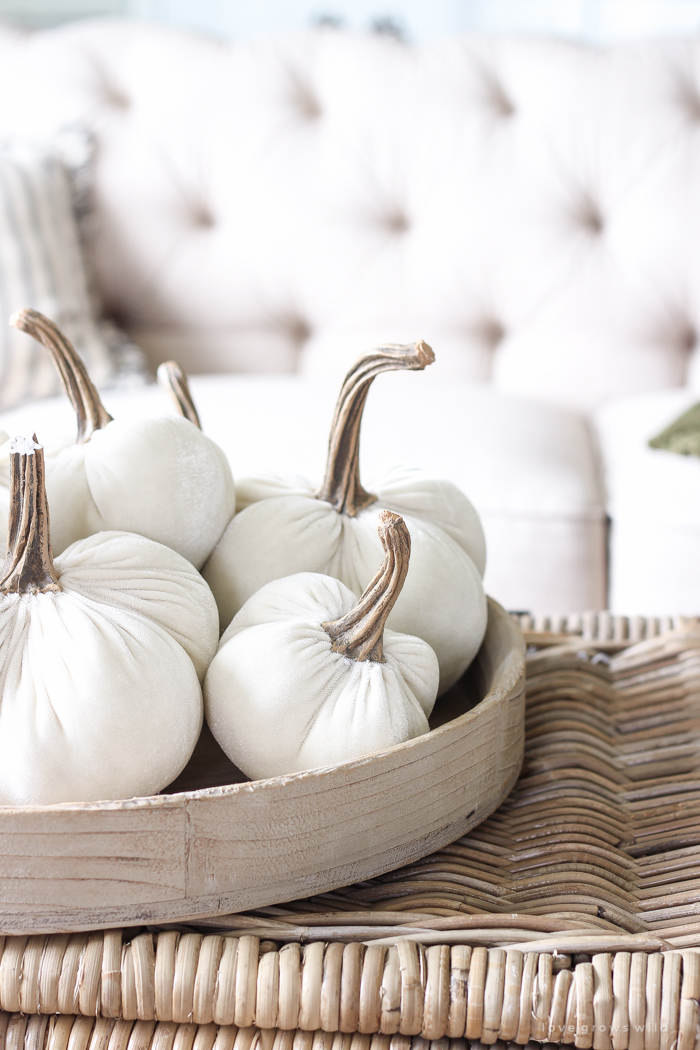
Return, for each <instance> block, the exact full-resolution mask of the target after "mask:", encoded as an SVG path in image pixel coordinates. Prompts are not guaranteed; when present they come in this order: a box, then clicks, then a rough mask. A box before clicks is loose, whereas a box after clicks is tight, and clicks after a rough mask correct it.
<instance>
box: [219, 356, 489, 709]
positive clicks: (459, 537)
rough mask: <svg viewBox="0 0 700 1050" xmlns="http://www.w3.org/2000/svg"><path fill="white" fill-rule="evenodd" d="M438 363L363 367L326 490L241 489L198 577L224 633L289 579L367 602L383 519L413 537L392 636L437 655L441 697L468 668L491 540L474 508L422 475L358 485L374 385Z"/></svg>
mask: <svg viewBox="0 0 700 1050" xmlns="http://www.w3.org/2000/svg"><path fill="white" fill-rule="evenodd" d="M432 360H433V353H432V350H431V349H430V347H428V346H426V344H424V343H417V344H415V345H411V346H402V347H382V348H379V349H377V350H376V351H374V352H373V353H372V354H370V355H368V356H366V357H363V358H361V359H360V361H359V362H358V364H357V365H356V366H355V368H354V369H353V370H352V371H351V372H350V373H349V374H348V376H347V378H346V380H345V383H344V385H343V388H342V390H341V394H340V398H339V400H338V404H337V407H336V413H335V418H334V421H333V426H332V429H331V438H330V443H329V455H328V466H327V469H326V476H325V479H324V482H323V484H322V485H321V487H320V488H315V487H314V486H313V485H312V484H311V483H310V482H307V481H305V480H304V479H302V478H294V477H290V478H279V477H278V478H275V477H268V478H253V479H247V480H245V481H243V482H241V483H240V484H239V487H238V490H237V500H238V506H239V512H238V513H237V514H236V516H235V517H234V518H233V520H232V521H231V522H230V524H229V526H228V528H227V529H226V531H225V532H224V534H223V536H222V537H221V539H220V541H219V543H218V544H217V546H216V547H215V549H214V551H213V553H212V555H211V557H210V558H209V560H208V561H207V563H206V564H205V566H204V569H203V570H202V571H203V574H204V578H205V579H206V580H207V582H208V583H209V586H210V587H211V589H212V591H213V593H214V597H215V598H216V601H217V605H218V607H219V615H220V618H221V626H222V628H225V627H226V625H227V624H228V623H230V621H231V619H232V617H233V616H234V615H235V614H236V613H237V612H238V610H239V609H240V608H241V606H242V605H243V604H244V603H245V602H246V601H247V600H248V599H249V598H250V597H251V595H253V594H254V593H255V592H256V591H257V590H258V589H259V588H260V587H262V586H263V585H264V584H266V583H268V582H270V581H271V580H274V579H278V578H279V577H283V576H287V575H290V574H293V573H298V572H304V571H309V572H318V573H323V574H326V575H328V576H332V577H335V578H337V579H339V580H341V581H342V582H343V583H344V584H346V586H348V587H349V588H350V590H351V591H353V592H354V593H360V592H361V591H362V589H363V588H364V587H365V585H366V584H367V581H368V580H369V579H370V578H371V576H372V574H373V572H374V567H375V566H376V564H377V561H378V558H379V557H380V556H381V548H380V545H379V540H378V538H377V532H376V515H377V511H378V510H380V509H387V510H391V511H394V512H395V513H397V514H400V515H402V516H403V518H405V520H406V524H407V526H408V528H409V531H410V533H411V538H412V555H411V558H412V561H411V573H410V575H409V577H408V580H407V581H406V585H405V587H404V589H403V592H402V594H401V597H400V598H399V600H398V601H397V603H396V606H395V608H394V610H393V612H392V614H391V617H390V618H389V621H388V626H389V627H390V628H391V629H392V630H395V631H401V632H404V633H407V634H414V635H417V636H418V637H419V638H423V639H424V640H425V641H427V642H428V643H429V644H430V646H431V647H432V648H433V649H434V650H435V653H436V654H437V657H438V660H439V663H440V692H444V690H445V689H447V688H449V687H450V686H451V685H452V684H453V683H454V682H455V681H456V680H457V679H458V678H459V677H460V675H461V674H462V673H463V672H464V671H465V670H466V668H467V667H468V666H469V664H470V663H471V661H472V659H473V658H474V656H475V655H476V652H477V650H478V648H479V646H480V645H481V642H482V639H483V636H484V633H485V630H486V617H487V613H486V598H485V595H484V591H483V587H482V583H481V577H482V575H483V570H484V565H485V560H486V556H485V544H484V534H483V530H482V528H481V523H480V521H479V518H478V515H477V513H476V511H475V510H474V507H473V506H472V504H471V503H470V502H469V500H468V499H467V497H466V496H465V495H464V493H463V492H461V491H460V489H458V488H457V487H456V486H455V485H453V484H452V483H451V482H449V481H442V480H435V479H431V478H426V477H425V476H423V475H421V474H419V473H418V472H412V471H408V470H397V471H395V472H394V473H393V474H392V475H390V476H388V477H386V478H384V479H380V480H378V481H377V483H376V484H375V485H374V486H373V487H372V489H371V493H368V492H366V491H365V490H364V489H363V487H362V485H361V484H360V479H359V466H358V464H359V432H360V422H361V417H362V409H363V407H364V403H365V400H366V397H367V393H368V390H369V386H370V384H371V383H372V381H373V379H374V378H375V376H376V375H378V374H379V373H380V372H382V371H388V370H394V369H412V370H419V369H422V368H424V367H425V366H426V365H428V364H430V363H431V361H432Z"/></svg>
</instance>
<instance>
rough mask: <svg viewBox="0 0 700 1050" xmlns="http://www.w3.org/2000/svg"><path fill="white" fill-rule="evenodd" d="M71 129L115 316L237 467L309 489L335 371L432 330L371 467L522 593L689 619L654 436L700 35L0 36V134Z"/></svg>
mask: <svg viewBox="0 0 700 1050" xmlns="http://www.w3.org/2000/svg"><path fill="white" fill-rule="evenodd" d="M76 123H77V124H82V125H85V126H87V127H88V128H89V129H91V130H92V131H93V133H94V135H95V138H96V142H97V158H96V168H95V209H96V210H95V222H94V230H93V236H92V238H91V242H90V247H89V251H90V263H91V267H92V270H93V273H94V278H95V285H96V289H97V291H98V292H99V295H100V297H101V299H102V302H103V304H104V308H105V310H106V312H107V313H108V314H109V315H111V316H113V317H115V318H116V319H117V320H118V321H119V323H120V324H122V325H123V326H124V327H126V328H127V330H128V331H129V332H130V334H131V335H132V336H133V337H134V338H135V339H136V340H137V341H138V342H139V344H140V345H141V346H142V347H143V349H144V350H145V352H146V354H147V356H148V359H149V362H150V363H151V365H152V366H155V365H157V363H158V362H159V361H161V360H163V359H164V358H172V357H175V358H177V359H179V361H180V362H181V364H182V365H183V367H185V368H186V369H187V370H188V371H189V372H190V373H191V374H194V375H195V376H196V377H197V378H195V380H194V382H193V390H194V394H195V396H196V398H197V400H198V403H199V407H200V410H201V415H202V417H203V422H204V425H205V428H206V429H207V430H208V431H209V432H210V433H211V434H212V436H213V437H215V438H216V439H217V440H219V441H220V442H221V444H222V445H223V446H224V447H225V448H226V450H227V452H228V453H229V455H230V457H231V460H232V464H233V466H234V471H235V472H237V473H239V474H243V473H248V472H249V471H252V470H255V469H258V468H265V467H267V468H270V467H275V468H278V469H292V470H295V471H296V472H299V473H307V474H310V475H314V476H319V474H320V472H321V469H322V466H323V460H324V454H325V447H324V446H325V435H326V430H327V426H328V421H329V419H330V415H331V412H332V407H333V400H334V396H335V390H336V387H337V384H338V381H339V378H340V377H341V376H342V374H343V373H344V370H345V369H346V368H347V366H348V364H349V363H350V362H351V361H352V360H353V359H354V357H355V356H357V354H358V353H359V352H361V351H362V350H364V349H365V348H367V347H369V346H370V345H372V344H373V343H376V342H380V341H393V342H400V341H409V340H414V339H416V338H418V337H421V338H424V339H426V340H427V341H428V342H430V343H431V345H432V346H433V347H434V349H435V352H436V356H437V361H436V364H435V365H434V366H433V367H432V368H431V369H429V370H428V371H427V372H426V373H425V374H424V375H420V376H416V375H405V376H386V377H382V378H381V379H380V380H378V381H377V383H376V390H375V391H374V392H373V395H372V397H371V398H370V402H369V404H368V409H367V419H366V433H365V447H364V470H365V475H366V476H367V478H368V479H369V478H370V476H371V474H372V472H373V471H375V470H381V469H383V468H384V467H387V466H390V465H391V464H392V463H394V462H396V461H401V462H412V463H415V464H416V465H418V466H420V467H424V468H426V469H429V470H432V471H435V472H437V473H439V474H441V475H447V476H450V477H452V478H453V479H454V480H455V481H456V482H458V483H459V484H460V485H462V486H463V487H464V489H465V490H466V491H467V493H468V494H469V495H470V496H471V498H472V499H473V501H474V502H475V504H476V506H477V508H478V509H479V511H480V512H481V514H482V517H483V521H484V524H485V528H486V533H487V540H488V545H489V566H488V570H487V585H488V588H489V590H490V591H491V593H493V594H494V596H495V597H497V598H498V599H499V600H501V601H502V602H504V603H505V604H506V605H507V606H509V607H511V608H520V609H534V610H541V611H557V610H559V611H573V610H577V609H578V610H580V609H585V608H596V607H598V608H600V607H603V606H605V604H606V602H607V599H608V594H609V595H610V598H611V601H612V604H613V606H614V607H615V608H616V609H617V610H618V611H621V612H626V613H651V612H659V613H661V612H675V611H687V612H697V611H698V610H699V609H700V463H698V462H696V461H690V460H685V459H680V458H677V457H673V456H671V455H670V454H667V453H663V452H651V451H650V450H647V449H646V447H645V442H646V439H647V438H648V437H649V436H650V435H651V434H652V433H654V432H655V430H657V429H659V428H660V427H661V426H663V425H665V424H666V423H667V422H669V421H670V420H671V419H673V418H674V416H675V415H676V414H678V412H680V411H681V409H682V408H684V407H687V405H689V404H690V403H692V401H693V399H694V398H695V397H696V396H697V395H696V394H695V393H694V391H695V390H698V389H700V356H699V353H698V349H697V346H696V326H697V324H698V320H699V318H700V43H698V42H696V41H672V42H665V43H659V42H649V43H644V44H640V45H634V46H619V47H613V48H610V49H607V50H596V49H591V48H588V47H581V46H576V45H573V44H568V43H563V42H555V41H543V40H534V39H509V38H454V39H445V40H440V41H436V42H434V43H430V44H427V45H423V46H421V47H417V48H413V47H407V46H405V45H402V44H399V43H396V42H395V41H392V40H387V39H382V38H378V37H371V36H362V35H354V34H350V33H344V32H338V31H335V30H330V29H324V30H318V31H314V32H308V33H304V34H299V35H289V36H284V37H280V38H278V39H266V40H261V41H255V42H246V43H240V44H237V43H234V44H224V43H221V42H218V41H216V40H211V39H207V38H202V37H197V36H193V35H188V34H183V33H180V32H176V31H172V30H168V29H164V28H160V27H156V26H150V25H146V24H142V23H130V22H118V21H116V22H111V21H99V22H85V23H76V24H74V25H71V26H69V27H65V28H62V29H60V30H55V31H51V32H42V33H38V34H35V35H29V36H25V35H19V34H17V33H15V32H13V31H10V30H9V29H5V30H2V31H0V136H13V135H17V134H20V135H26V134H29V135H31V136H33V137H37V138H38V137H45V136H50V135H51V134H52V133H53V131H54V130H55V129H57V128H60V127H63V126H65V125H70V124H76ZM108 404H109V406H110V408H111V409H112V411H113V413H114V414H116V412H117V411H120V412H123V413H130V412H152V411H161V410H162V409H163V407H164V401H163V395H162V394H161V393H160V392H159V391H158V390H157V389H156V388H150V387H147V388H144V389H142V390H138V391H134V392H132V393H129V394H126V393H123V392H114V393H112V394H111V395H108ZM0 424H1V425H2V426H3V427H4V428H5V429H7V430H12V428H20V427H23V426H31V427H36V428H37V430H39V431H40V437H42V438H43V439H44V440H47V439H48V438H49V437H51V436H53V435H55V434H58V433H59V432H60V431H62V430H65V429H68V428H70V425H71V423H70V418H69V415H68V412H67V408H66V406H65V405H64V404H63V402H61V401H60V400H56V401H51V402H46V403H44V404H41V405H31V406H27V407H24V408H22V409H19V410H16V411H14V412H12V413H7V414H6V416H5V417H4V418H1V419H0ZM608 516H610V517H611V518H612V524H611V526H609V521H608ZM609 532H610V541H611V542H610V544H609V543H608V540H609ZM608 587H609V588H610V590H609V591H608Z"/></svg>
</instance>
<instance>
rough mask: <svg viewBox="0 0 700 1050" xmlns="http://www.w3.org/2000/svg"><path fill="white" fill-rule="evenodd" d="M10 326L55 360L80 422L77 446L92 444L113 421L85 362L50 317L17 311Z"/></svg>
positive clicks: (27, 311)
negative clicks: (92, 440) (100, 431)
mask: <svg viewBox="0 0 700 1050" xmlns="http://www.w3.org/2000/svg"><path fill="white" fill-rule="evenodd" d="M10 324H11V325H12V326H13V327H14V328H18V329H19V330H20V332H26V333H27V335H31V336H32V338H33V339H36V340H37V342H39V343H41V344H42V345H43V346H45V347H46V349H47V350H48V351H49V352H50V354H51V356H52V357H53V363H54V364H55V365H56V368H57V369H58V374H59V375H60V377H61V382H62V383H63V389H64V390H65V392H66V394H67V395H68V397H69V398H70V402H71V404H72V405H73V408H74V409H75V415H76V418H77V421H78V439H77V444H82V443H83V442H85V441H89V440H90V438H91V437H92V435H93V434H94V433H95V431H96V430H101V429H102V427H105V426H107V424H108V423H111V421H112V417H111V416H110V414H109V412H108V411H107V409H106V408H105V407H104V405H103V404H102V402H101V401H100V395H99V394H98V393H97V389H96V387H95V385H94V383H93V382H92V380H91V379H90V376H89V375H88V373H87V369H86V367H85V365H84V364H83V360H82V358H81V357H80V355H79V354H78V352H77V350H76V349H75V347H74V346H73V344H72V343H71V342H70V341H69V340H68V339H66V337H65V335H64V334H63V332H62V331H61V330H60V328H58V326H57V325H55V324H54V323H53V321H49V319H48V317H44V315H43V314H40V313H39V311H38V310H29V309H25V310H18V312H17V313H16V314H13V315H12V317H11V318H10Z"/></svg>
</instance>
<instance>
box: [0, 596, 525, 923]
mask: <svg viewBox="0 0 700 1050" xmlns="http://www.w3.org/2000/svg"><path fill="white" fill-rule="evenodd" d="M524 684H525V654H524V643H523V638H522V635H521V633H520V629H519V628H518V626H517V625H516V624H515V623H514V622H513V621H512V620H511V618H510V617H509V616H508V615H507V614H506V613H505V612H504V610H503V609H502V608H501V607H500V606H499V605H498V604H497V603H496V602H494V601H492V600H491V599H489V623H488V629H487V633H486V638H485V640H484V644H483V645H482V647H481V650H480V651H479V654H478V655H477V658H476V660H475V661H474V664H473V665H472V667H471V668H470V670H469V671H468V672H467V674H466V675H465V677H464V678H463V679H462V680H461V681H460V682H459V683H457V685H456V686H454V687H453V689H451V690H450V691H449V693H446V694H445V696H444V697H442V698H441V699H440V700H439V701H438V703H437V704H436V707H435V711H434V713H433V717H432V718H431V732H430V733H427V734H426V735H425V736H422V737H418V738H416V739H415V740H410V741H408V742H407V743H405V744H399V745H397V746H396V747H392V748H387V749H386V750H384V751H379V752H376V753H374V754H372V755H369V756H368V757H367V758H364V759H359V760H357V761H353V762H346V763H343V764H341V765H337V766H332V767H328V768H324V769H317V770H311V771H309V772H305V773H295V774H293V775H291V776H287V777H275V778H273V779H270V780H258V781H253V782H248V781H244V778H243V776H242V774H240V773H239V772H238V770H236V769H235V767H234V766H232V765H231V764H230V763H229V762H228V760H227V759H226V758H225V756H224V755H223V753H222V752H220V751H219V749H218V747H217V745H216V744H215V742H214V741H213V738H212V737H211V736H210V734H208V733H205V734H203V736H202V739H201V740H200V743H199V745H198V747H197V750H196V751H195V754H194V755H193V757H192V760H191V762H190V764H189V766H188V767H187V769H186V770H185V771H184V773H183V774H182V775H181V776H180V777H179V778H178V780H177V781H176V782H175V783H174V784H173V785H171V788H170V789H169V793H164V794H161V795H158V796H154V797H150V798H137V799H131V800H129V801H123V802H105V803H97V804H91V805H74V804H71V805H62V806H36V807H25V808H11V807H0V934H9V933H51V932H57V931H72V930H87V929H91V928H95V927H100V928H101V927H106V926H121V925H132V924H141V923H159V922H168V921H177V920H184V919H196V918H200V917H205V916H210V915H215V914H219V913H225V912H235V911H243V910H247V909H251V908H256V907H261V906H263V905H269V904H273V903H279V902H281V901H286V900H292V899H294V898H297V897H304V896H308V895H310V894H312V893H321V892H323V891H326V890H330V889H333V888H336V887H339V886H344V885H347V884H349V883H352V882H356V881H358V880H362V879H368V878H372V877H373V876H375V875H379V874H381V873H382V872H386V871H390V870H392V869H393V868H397V867H399V866H401V865H402V864H406V863H409V862H410V861H413V860H416V859H417V858H419V857H422V856H425V855H426V854H428V853H431V852H432V851H434V850H436V849H439V848H440V847H441V846H443V845H445V844H446V843H448V842H451V841H453V840H454V839H456V838H458V837H459V836H460V835H463V834H464V833H465V832H466V831H468V830H469V829H470V828H472V827H474V826H475V825H476V824H478V823H479V822H480V821H482V820H484V818H485V817H486V816H488V814H489V813H491V812H492V811H493V810H494V809H495V808H496V807H497V806H498V805H499V804H500V803H501V802H502V800H503V799H504V798H505V796H506V795H507V794H508V792H509V791H510V789H511V787H512V786H513V784H514V783H515V781H516V779H517V776H518V773H519V771H520V766H521V763H522V756H523V744H524Z"/></svg>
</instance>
